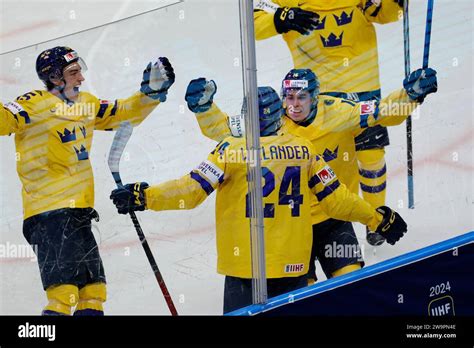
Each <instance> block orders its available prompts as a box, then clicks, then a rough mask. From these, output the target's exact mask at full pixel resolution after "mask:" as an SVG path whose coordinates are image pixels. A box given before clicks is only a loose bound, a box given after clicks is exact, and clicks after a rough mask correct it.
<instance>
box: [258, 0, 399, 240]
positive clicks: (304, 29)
mask: <svg viewBox="0 0 474 348" xmlns="http://www.w3.org/2000/svg"><path fill="white" fill-rule="evenodd" d="M402 8H403V0H331V1H327V0H308V1H304V2H301V1H296V0H271V1H270V0H263V1H262V0H261V1H258V3H257V4H256V6H255V11H254V20H255V33H256V39H257V40H265V39H268V38H270V37H273V36H276V35H281V36H282V38H283V39H284V41H285V42H286V44H287V46H288V48H289V50H290V52H291V55H292V58H293V64H294V67H295V68H300V69H311V70H313V71H314V72H315V73H316V75H317V76H318V78H319V80H320V81H321V92H322V94H327V95H331V96H335V97H340V98H344V99H350V100H354V101H369V100H380V98H381V93H380V80H379V62H378V52H377V37H376V31H375V26H374V23H378V24H385V23H390V22H394V21H397V20H398V19H400V18H402ZM355 144H356V150H357V153H356V154H357V160H358V164H359V175H360V188H361V191H362V195H363V197H364V199H365V200H366V201H368V202H370V203H371V204H372V205H373V206H374V207H378V206H380V205H384V204H385V196H386V181H387V180H386V171H387V169H386V163H385V150H384V147H385V146H387V145H389V137H388V132H387V129H386V128H384V127H383V126H381V125H377V126H375V127H368V128H366V129H365V130H364V132H362V133H361V134H359V135H358V136H357V138H356V141H355ZM369 232H370V231H369V230H367V241H368V242H369V243H370V244H372V245H380V244H382V243H383V242H384V240H383V238H381V236H380V235H378V234H376V233H369Z"/></svg>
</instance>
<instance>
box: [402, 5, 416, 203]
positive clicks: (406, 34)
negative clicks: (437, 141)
mask: <svg viewBox="0 0 474 348" xmlns="http://www.w3.org/2000/svg"><path fill="white" fill-rule="evenodd" d="M403 49H404V55H405V77H407V76H408V75H409V74H410V23H409V21H408V0H405V1H404V2H403ZM406 128H407V168H408V208H409V209H414V208H415V192H414V189H413V141H412V130H411V116H408V118H407V121H406Z"/></svg>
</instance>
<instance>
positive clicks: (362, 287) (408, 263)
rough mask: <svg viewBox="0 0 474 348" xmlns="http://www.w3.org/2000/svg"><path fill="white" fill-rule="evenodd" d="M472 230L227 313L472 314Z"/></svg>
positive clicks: (316, 314)
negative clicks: (263, 302)
mask: <svg viewBox="0 0 474 348" xmlns="http://www.w3.org/2000/svg"><path fill="white" fill-rule="evenodd" d="M473 267H474V232H469V233H466V234H464V235H461V236H458V237H455V238H452V239H448V240H446V241H443V242H440V243H437V244H433V245H431V246H428V247H425V248H422V249H419V250H416V251H413V252H410V253H407V254H404V255H401V256H398V257H395V258H392V259H389V260H386V261H383V262H380V263H378V264H375V265H371V266H368V267H365V268H363V269H361V270H359V271H356V272H352V273H351V274H347V275H344V276H341V277H338V278H335V279H330V280H327V281H323V282H321V283H316V284H315V285H313V286H310V287H306V288H303V289H301V290H298V291H294V292H291V293H288V294H284V295H281V296H278V297H274V298H271V299H269V301H268V302H267V303H266V304H265V305H252V306H248V307H245V308H242V309H240V310H237V311H234V312H232V313H229V315H244V316H245V315H259V316H281V315H314V316H318V315H321V316H328V315H330V316H357V315H359V316H362V315H364V316H399V315H403V316H408V315H410V316H443V315H444V316H454V315H455V316H466V315H469V316H472V315H474V292H473V289H474V276H473V271H472V270H473Z"/></svg>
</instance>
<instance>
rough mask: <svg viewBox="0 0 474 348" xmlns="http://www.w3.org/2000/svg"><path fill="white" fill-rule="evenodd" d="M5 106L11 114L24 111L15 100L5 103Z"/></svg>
mask: <svg viewBox="0 0 474 348" xmlns="http://www.w3.org/2000/svg"><path fill="white" fill-rule="evenodd" d="M5 107H6V108H7V109H8V110H10V112H11V113H12V114H13V115H16V114H19V113H20V112H24V111H25V109H23V107H22V106H21V105H20V104H18V103H17V102H8V103H6V104H5Z"/></svg>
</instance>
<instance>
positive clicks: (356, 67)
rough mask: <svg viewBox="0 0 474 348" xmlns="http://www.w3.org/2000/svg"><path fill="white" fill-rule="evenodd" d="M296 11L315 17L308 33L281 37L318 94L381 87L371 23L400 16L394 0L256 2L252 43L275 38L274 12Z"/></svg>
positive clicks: (291, 33)
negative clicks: (313, 80) (318, 87)
mask: <svg viewBox="0 0 474 348" xmlns="http://www.w3.org/2000/svg"><path fill="white" fill-rule="evenodd" d="M278 7H299V8H301V9H303V10H307V11H312V12H315V13H317V14H318V15H319V16H320V20H319V25H318V27H317V28H316V30H314V31H312V32H311V33H310V34H309V35H306V36H305V35H302V34H300V33H298V32H297V31H289V32H288V33H285V34H283V35H282V36H283V39H284V40H285V42H286V44H287V45H288V48H289V49H290V51H291V55H292V58H293V64H294V67H295V68H297V69H299V68H301V69H311V70H313V71H314V72H315V73H316V75H317V76H318V78H319V80H320V83H321V92H346V93H358V92H368V91H375V90H378V89H380V80H379V63H378V53H377V37H376V33H375V27H374V24H373V23H374V22H375V23H381V24H383V23H389V22H394V21H397V20H398V19H399V18H401V17H402V8H401V7H400V6H399V5H398V4H397V3H396V2H395V1H393V0H377V1H375V0H271V1H270V0H260V1H256V5H255V7H254V8H255V12H254V19H255V35H256V39H257V40H264V39H267V38H269V37H272V36H276V35H279V34H278V33H277V31H276V29H275V24H274V19H273V16H274V11H275V10H276V9H277V8H278Z"/></svg>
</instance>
